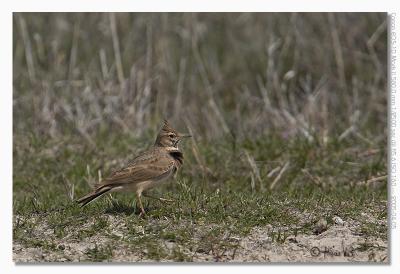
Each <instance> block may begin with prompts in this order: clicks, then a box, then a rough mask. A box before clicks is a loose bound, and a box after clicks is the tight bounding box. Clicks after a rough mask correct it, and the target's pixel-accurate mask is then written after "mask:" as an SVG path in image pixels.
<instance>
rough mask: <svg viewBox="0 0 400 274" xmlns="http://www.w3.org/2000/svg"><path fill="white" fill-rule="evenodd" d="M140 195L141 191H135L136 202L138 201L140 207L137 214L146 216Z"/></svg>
mask: <svg viewBox="0 0 400 274" xmlns="http://www.w3.org/2000/svg"><path fill="white" fill-rule="evenodd" d="M140 196H142V193H139V192H138V193H136V198H137V202H138V204H139V207H140V214H139V216H142V217H144V216H146V212H145V211H144V208H143V204H142V199H141V198H140Z"/></svg>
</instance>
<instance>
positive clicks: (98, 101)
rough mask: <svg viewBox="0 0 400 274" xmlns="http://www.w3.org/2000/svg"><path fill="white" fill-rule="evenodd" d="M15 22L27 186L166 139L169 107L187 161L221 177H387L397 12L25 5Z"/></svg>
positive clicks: (93, 170) (196, 175)
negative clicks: (83, 9)
mask: <svg viewBox="0 0 400 274" xmlns="http://www.w3.org/2000/svg"><path fill="white" fill-rule="evenodd" d="M13 24H14V36H13V42H14V43H13V60H14V66H13V88H14V92H13V109H14V117H13V119H14V120H13V121H14V123H13V126H14V129H13V131H14V169H15V170H18V172H17V173H16V172H14V181H15V186H16V188H15V191H16V193H21V195H23V196H26V195H30V194H27V193H31V192H30V191H28V192H27V191H24V190H26V188H27V187H29V188H31V189H36V187H37V186H39V189H40V187H42V186H41V185H42V183H41V182H43V181H47V182H54V185H57V186H58V187H63V186H62V184H60V182H64V184H67V185H68V186H71V185H74V184H77V185H78V186H83V185H87V184H86V182H85V180H86V181H90V180H92V181H93V180H95V179H93V178H91V179H90V180H89V179H88V178H89V177H92V176H93V177H98V171H103V172H106V173H108V172H109V171H110V169H111V168H115V167H118V166H120V165H121V164H122V162H124V161H125V160H127V159H129V158H132V157H133V156H134V155H135V154H137V153H138V152H139V151H140V150H143V149H144V148H145V147H146V146H148V145H150V144H151V143H152V142H154V140H153V139H154V134H155V132H156V131H157V130H158V129H159V127H160V125H161V123H162V120H163V119H164V118H168V119H169V120H170V122H171V124H172V125H174V126H175V127H176V128H177V129H179V130H180V131H189V132H190V133H191V134H192V135H193V136H194V138H193V140H191V141H190V142H189V143H187V144H186V145H185V144H183V146H186V152H185V153H186V155H187V159H188V161H187V167H186V169H185V170H186V171H184V172H187V173H190V175H191V176H190V177H188V178H191V179H194V180H195V179H198V180H200V179H201V180H204V181H207V183H208V185H213V184H212V182H214V183H215V184H216V185H217V186H219V187H221V186H223V187H225V188H227V189H229V187H228V186H229V185H231V186H232V187H235V186H236V187H239V189H242V190H243V189H244V188H246V189H247V188H249V189H252V190H253V191H254V190H255V189H261V190H265V189H273V188H275V187H276V186H277V185H301V186H303V185H304V184H308V183H309V182H310V181H311V182H313V183H312V184H313V185H318V186H326V185H335V184H338V183H343V184H344V185H346V186H348V185H350V183H357V182H359V181H363V182H367V181H368V180H370V179H371V178H372V180H374V178H381V179H382V178H383V179H385V177H379V176H381V175H382V174H383V175H384V174H385V173H386V167H387V164H386V157H387V153H386V144H387V142H386V139H387V91H386V90H387V22H386V14H384V13H340V14H333V13H315V14H311V13H310V14H309V13H300V14H297V13H293V14H292V13H280V14H275V13H226V14H225V13H224V14H221V13H146V14H144V13H118V14H113V13H16V14H14V18H13ZM112 159H121V160H112ZM187 173H186V174H187ZM184 174H185V173H184ZM36 180H37V181H36ZM28 182H29V183H28ZM229 182H231V183H229ZM372 182H375V181H372ZM50 185H52V184H50ZM47 186H48V185H47ZM47 186H46V187H47ZM250 186H251V187H250ZM76 189H78V192H79V193H81V192H82V193H83V192H84V191H83V190H79V189H80V188H75V190H76ZM36 191H39V190H38V189H36ZM39 192H40V191H39Z"/></svg>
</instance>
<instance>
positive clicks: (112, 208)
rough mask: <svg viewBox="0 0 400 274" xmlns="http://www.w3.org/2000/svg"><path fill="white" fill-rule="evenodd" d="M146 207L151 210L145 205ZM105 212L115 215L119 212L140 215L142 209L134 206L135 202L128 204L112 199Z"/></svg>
mask: <svg viewBox="0 0 400 274" xmlns="http://www.w3.org/2000/svg"><path fill="white" fill-rule="evenodd" d="M144 209H145V210H146V211H147V210H149V208H148V207H146V206H144ZM105 213H107V214H113V215H119V214H125V215H139V214H140V209H139V207H137V206H134V205H133V204H127V203H122V202H119V201H117V200H112V201H110V205H109V207H107V209H106V210H105Z"/></svg>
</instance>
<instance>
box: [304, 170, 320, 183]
mask: <svg viewBox="0 0 400 274" xmlns="http://www.w3.org/2000/svg"><path fill="white" fill-rule="evenodd" d="M301 171H302V172H303V173H304V174H305V175H307V177H308V178H310V179H311V180H312V181H313V182H314V183H315V184H316V185H317V186H322V185H323V183H322V181H321V179H320V178H319V177H317V176H313V175H311V173H310V172H309V171H308V170H307V169H304V168H303V169H302V170H301Z"/></svg>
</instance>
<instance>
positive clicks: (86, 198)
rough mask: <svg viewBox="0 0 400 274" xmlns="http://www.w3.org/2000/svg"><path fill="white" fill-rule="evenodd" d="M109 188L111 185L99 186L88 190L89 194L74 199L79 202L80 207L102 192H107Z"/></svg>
mask: <svg viewBox="0 0 400 274" xmlns="http://www.w3.org/2000/svg"><path fill="white" fill-rule="evenodd" d="M111 189H112V187H111V186H103V187H99V188H97V189H96V190H94V191H92V192H90V193H89V194H87V195H85V196H83V197H82V198H80V199H78V200H76V202H77V203H78V204H80V206H81V207H83V206H85V205H87V204H88V203H90V202H91V201H93V200H94V199H96V198H97V197H99V196H101V195H103V194H104V193H107V192H108V191H110V190H111Z"/></svg>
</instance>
